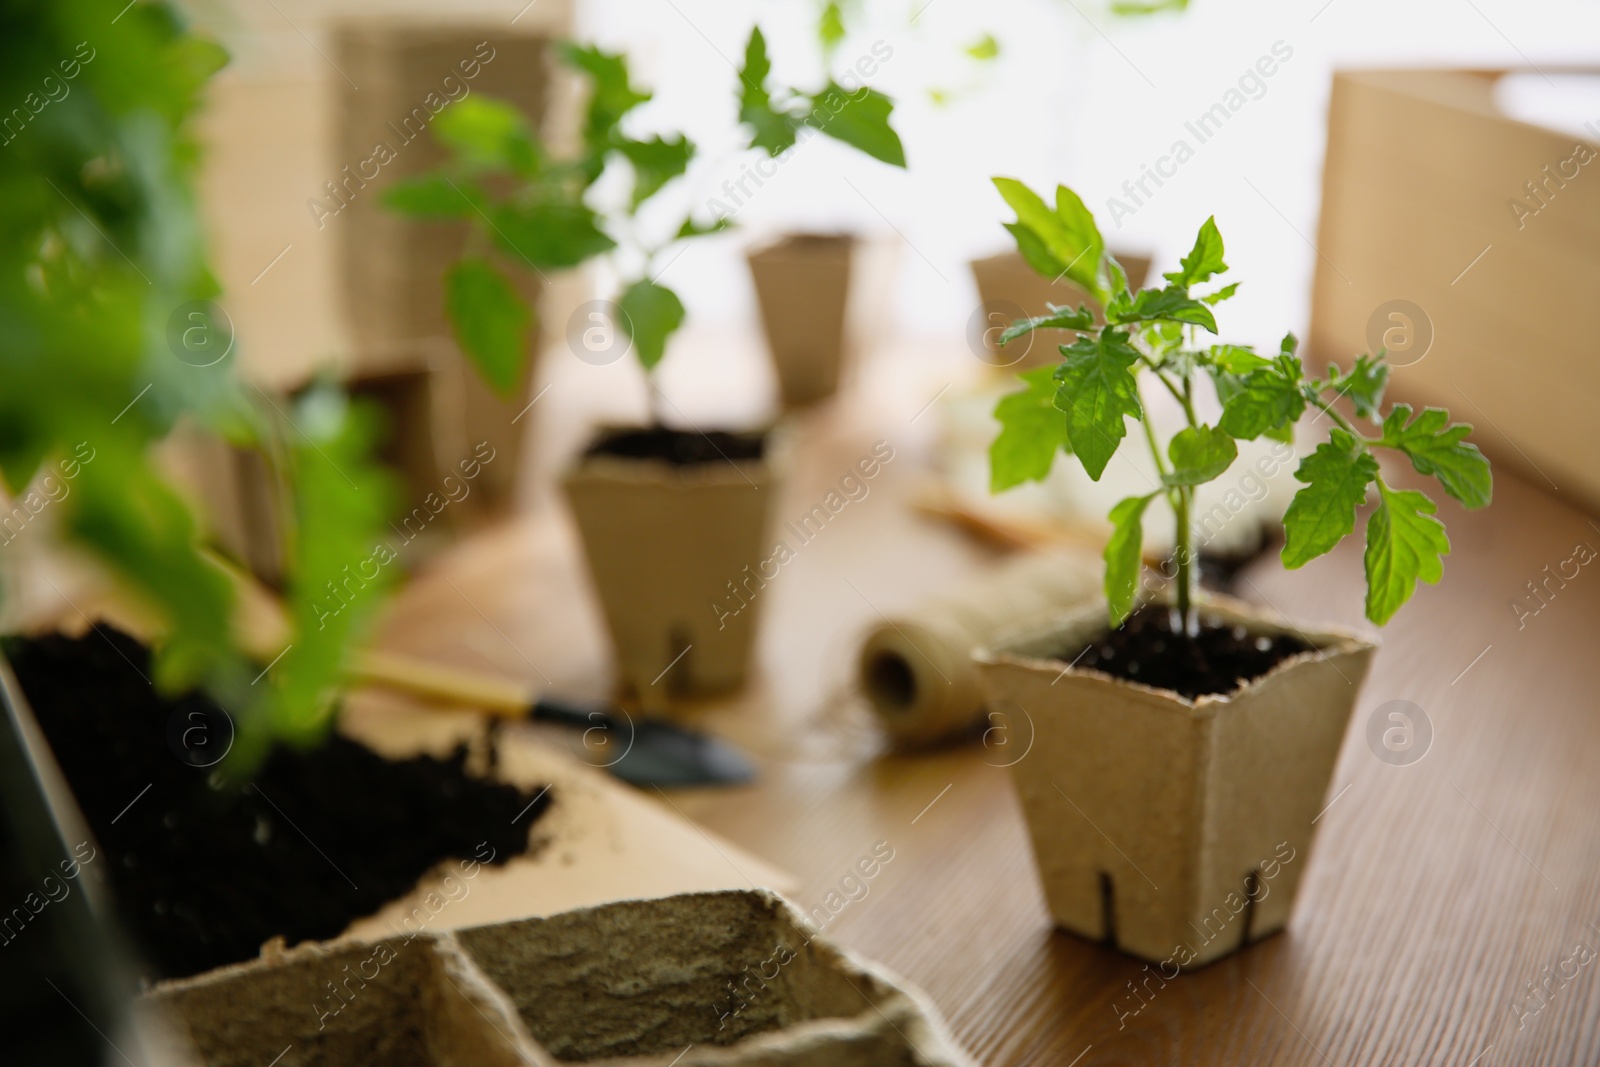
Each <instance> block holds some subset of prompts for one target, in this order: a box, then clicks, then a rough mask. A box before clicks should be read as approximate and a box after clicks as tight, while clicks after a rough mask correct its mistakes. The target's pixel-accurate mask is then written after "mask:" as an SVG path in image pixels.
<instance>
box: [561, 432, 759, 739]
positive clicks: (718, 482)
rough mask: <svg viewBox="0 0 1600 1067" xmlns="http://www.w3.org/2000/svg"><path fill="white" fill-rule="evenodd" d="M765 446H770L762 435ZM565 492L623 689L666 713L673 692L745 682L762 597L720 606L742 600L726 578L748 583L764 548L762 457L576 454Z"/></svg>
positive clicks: (756, 592)
mask: <svg viewBox="0 0 1600 1067" xmlns="http://www.w3.org/2000/svg"><path fill="white" fill-rule="evenodd" d="M767 447H768V452H769V454H770V451H771V448H772V440H771V437H770V436H769V438H768V442H767ZM564 488H565V490H566V495H567V501H568V503H569V504H570V505H571V507H572V515H573V518H574V519H575V520H576V521H577V524H578V531H579V533H580V535H581V536H582V539H583V547H584V554H585V555H586V557H587V559H588V563H589V574H590V577H591V578H592V579H593V581H594V585H595V591H596V593H597V594H598V595H599V598H600V604H601V607H602V608H603V609H604V612H605V617H606V625H607V628H608V629H609V630H610V632H611V639H612V644H613V646H614V648H615V653H616V660H617V673H618V681H619V683H620V688H621V690H622V695H623V696H624V697H625V698H632V699H634V700H637V701H638V703H639V704H640V706H641V707H642V708H644V710H647V711H664V710H668V709H669V706H670V700H671V698H672V697H673V696H675V695H687V694H702V693H712V692H718V691H722V690H728V689H734V688H737V687H738V686H740V685H741V684H743V682H744V679H745V674H746V671H747V668H748V665H749V660H750V650H751V646H752V642H753V640H754V637H755V630H756V620H757V618H758V616H759V614H760V611H761V609H762V605H763V604H764V602H765V599H766V595H765V594H763V593H761V592H760V591H759V590H754V591H753V592H746V593H745V595H747V596H750V600H749V602H748V604H747V605H746V606H744V607H743V608H742V609H741V610H739V611H738V612H737V613H732V612H728V611H727V610H723V611H719V610H718V609H719V607H725V605H727V604H728V603H732V604H734V605H739V604H740V603H742V601H741V600H730V598H731V597H732V595H733V594H732V593H730V583H732V587H736V588H737V589H739V590H741V591H745V590H748V589H750V588H751V587H750V586H748V585H747V584H746V583H747V582H748V580H749V573H753V571H754V568H756V567H757V566H758V564H759V563H760V562H761V561H762V560H764V559H766V558H767V556H768V555H769V554H770V549H771V545H770V544H769V543H768V542H767V541H766V540H765V534H766V529H767V513H768V510H769V508H770V505H771V501H772V498H773V494H774V475H773V464H772V461H771V459H770V458H765V459H762V460H740V461H736V462H720V461H718V462H713V463H704V464H696V465H691V466H683V467H676V466H673V465H671V464H668V463H666V462H664V461H661V460H640V459H627V458H622V457H617V456H605V455H601V456H585V457H584V458H583V459H581V460H580V461H579V462H578V463H577V464H576V465H575V466H574V467H573V468H572V469H571V470H570V471H569V472H568V473H567V475H566V477H565V479H564ZM746 567H749V568H751V569H752V571H751V572H746V570H745V568H746Z"/></svg>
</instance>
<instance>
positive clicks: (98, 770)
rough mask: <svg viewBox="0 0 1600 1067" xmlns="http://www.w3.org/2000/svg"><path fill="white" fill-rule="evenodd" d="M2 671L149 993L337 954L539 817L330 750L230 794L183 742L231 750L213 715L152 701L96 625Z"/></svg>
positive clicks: (536, 801) (501, 798) (421, 770)
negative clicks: (205, 737) (268, 950)
mask: <svg viewBox="0 0 1600 1067" xmlns="http://www.w3.org/2000/svg"><path fill="white" fill-rule="evenodd" d="M6 654H7V655H8V657H9V658H10V660H11V665H12V668H13V670H14V671H15V672H16V675H17V680H18V681H19V682H20V683H21V686H22V690H23V692H24V693H25V694H26V696H27V698H28V702H29V703H30V704H31V705H32V707H33V711H34V714H35V716H36V717H37V718H38V720H39V725H40V727H41V728H42V730H43V731H44V734H45V736H46V737H47V738H48V740H49V742H50V747H51V748H52V749H53V750H54V752H55V756H56V760H57V762H58V763H59V764H60V765H61V770H62V772H63V774H64V775H65V776H66V779H67V782H68V784H69V785H70V786H71V787H72V791H73V793H74V795H75V796H76V797H77V800H78V805H79V807H80V808H82V809H83V814H84V817H85V818H86V819H87V821H88V823H89V827H90V829H91V830H92V831H93V833H94V835H95V838H96V840H97V842H98V844H99V846H100V852H101V855H100V857H99V858H97V859H95V860H94V861H93V862H94V863H95V864H96V866H98V865H99V864H100V863H104V864H106V867H107V876H108V877H109V879H110V881H111V888H112V892H113V894H114V895H115V898H116V905H117V911H118V914H119V917H120V918H121V920H122V923H123V925H124V926H125V927H126V928H127V930H128V931H129V933H130V934H131V936H132V937H133V939H134V940H135V942H136V943H137V945H138V947H139V949H140V950H141V954H142V958H143V960H144V961H145V963H146V965H147V966H148V967H149V968H150V970H151V971H152V972H153V973H154V975H155V976H158V977H181V976H186V975H191V974H197V973H199V972H200V971H204V970H208V969H210V968H212V967H216V966H219V965H221V964H225V963H234V962H238V961H241V960H248V959H254V958H255V957H256V955H257V954H258V952H259V950H260V947H261V944H262V942H264V941H267V940H268V939H270V938H272V937H274V936H280V935H281V936H282V937H283V938H284V939H285V940H286V941H287V942H288V943H290V944H294V943H296V942H299V941H305V940H321V939H325V938H331V937H335V936H337V935H338V934H340V933H342V932H343V931H344V929H345V928H346V927H347V926H349V925H350V923H351V922H352V921H354V920H355V919H358V918H361V917H363V916H366V915H370V914H372V913H373V912H375V911H377V910H378V909H379V908H380V907H381V906H383V905H384V904H386V903H388V902H389V901H391V900H394V899H396V898H398V897H400V896H403V895H404V894H405V893H407V892H409V891H410V890H411V888H412V887H413V886H414V885H415V884H416V882H417V880H418V879H419V878H420V877H421V876H422V875H423V874H425V873H426V872H427V871H429V870H430V869H432V868H433V867H434V866H435V865H437V864H438V863H439V862H440V861H442V860H457V861H467V860H477V861H479V862H493V863H497V864H498V863H504V862H505V861H506V860H508V859H510V858H511V857H513V856H516V855H519V854H521V853H524V852H526V851H527V849H528V846H529V832H528V831H529V827H530V826H531V825H532V823H533V822H534V821H535V820H536V819H538V818H539V816H540V815H541V814H542V813H543V812H544V811H545V809H546V808H548V806H549V804H550V801H551V798H550V795H549V794H548V793H544V794H543V795H539V794H537V793H524V792H523V791H522V790H520V789H517V788H516V787H514V786H510V785H506V784H503V783H497V782H491V781H486V780H484V779H481V778H477V777H474V776H473V775H471V774H469V773H468V772H467V770H466V759H467V752H466V750H465V749H464V748H463V749H458V750H457V751H456V752H455V753H454V754H452V755H451V756H449V757H448V758H445V759H435V758H432V757H427V756H423V757H418V758H415V759H406V760H388V759H384V758H383V757H381V756H379V755H378V754H377V753H375V752H373V751H372V750H371V749H369V748H366V747H365V746H363V745H360V744H357V743H356V742H354V741H351V740H349V739H347V738H343V737H340V736H338V735H332V736H330V737H329V738H328V739H327V741H326V742H324V743H323V744H322V745H320V746H318V747H316V748H311V749H306V750H300V749H291V748H287V747H281V746H280V747H278V748H275V749H274V750H273V751H272V752H271V754H270V755H269V756H268V757H267V758H266V760H265V762H264V763H263V764H262V765H261V767H260V768H259V769H258V770H257V772H256V774H255V777H254V779H253V780H252V782H251V783H250V784H248V785H245V786H243V787H242V788H240V787H236V786H232V785H225V784H223V783H222V781H221V778H220V776H218V775H217V774H216V767H209V768H206V767H197V766H194V764H195V763H197V762H207V761H208V759H209V757H196V756H194V755H192V753H193V751H194V750H193V748H192V747H191V746H192V744H193V743H196V742H198V741H200V740H201V738H200V737H199V736H198V735H195V736H190V737H187V738H186V737H185V736H184V731H185V730H189V729H191V728H194V727H198V728H200V729H204V730H214V731H216V732H217V733H219V734H224V735H225V734H226V732H227V730H228V725H227V723H226V721H225V720H224V719H222V718H221V717H220V714H219V711H218V709H217V708H216V705H214V704H211V703H210V702H209V701H207V700H205V698H203V697H195V696H191V697H188V698H183V699H179V700H176V701H172V700H167V699H164V698H162V697H161V696H160V695H159V694H157V693H156V691H155V690H154V689H152V688H151V687H150V685H149V684H148V683H147V682H146V681H145V677H144V676H148V675H149V674H150V655H149V652H148V651H147V650H146V649H145V648H144V646H143V645H141V644H139V642H137V641H135V640H134V639H133V638H131V637H129V636H128V635H126V634H124V633H121V632H119V631H117V630H115V629H112V628H110V627H106V626H100V627H97V628H96V631H95V632H90V633H86V634H84V635H83V636H82V637H81V638H69V637H64V636H60V635H52V636H47V637H43V638H37V639H30V640H12V641H8V642H7V645H6ZM195 713H199V714H195ZM217 743H218V744H226V743H227V740H226V737H223V738H222V739H221V740H220V741H218V742H217ZM186 753H190V755H189V756H188V758H185V754H186ZM218 755H220V752H219V753H218ZM519 813H520V814H519ZM513 819H515V820H516V821H515V822H513V821H512V820H513ZM452 866H454V865H452ZM464 870H465V869H464Z"/></svg>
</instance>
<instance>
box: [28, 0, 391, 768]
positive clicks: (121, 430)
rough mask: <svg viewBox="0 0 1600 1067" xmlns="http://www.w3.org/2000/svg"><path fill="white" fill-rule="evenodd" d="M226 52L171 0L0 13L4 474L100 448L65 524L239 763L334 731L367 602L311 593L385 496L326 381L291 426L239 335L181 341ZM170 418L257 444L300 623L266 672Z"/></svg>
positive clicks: (169, 676)
mask: <svg viewBox="0 0 1600 1067" xmlns="http://www.w3.org/2000/svg"><path fill="white" fill-rule="evenodd" d="M226 59H227V57H226V54H225V53H224V52H223V51H222V49H221V48H220V47H218V46H217V45H215V44H213V43H211V42H208V41H205V40H202V39H200V38H198V37H196V36H193V35H191V34H189V33H188V32H186V30H185V28H184V26H183V23H182V20H181V18H180V16H179V15H178V13H177V12H176V10H175V9H174V8H173V7H171V6H170V5H168V4H166V3H161V2H140V3H135V4H127V3H126V0H74V2H73V3H70V4H62V3H50V2H47V0H13V2H11V3H7V4H6V5H5V6H4V8H3V9H0V475H3V478H4V483H5V487H6V489H7V490H8V491H9V492H10V493H12V494H13V495H17V494H20V493H22V492H23V491H24V490H25V489H26V487H27V486H28V485H29V483H30V481H31V480H32V479H33V477H34V475H35V474H36V472H38V471H39V470H40V467H41V465H42V464H43V463H44V462H46V461H47V460H49V459H51V458H53V457H56V456H59V455H64V454H66V453H69V452H71V451H72V450H73V449H74V448H75V447H76V446H78V445H79V444H80V443H84V442H86V443H87V445H88V447H89V448H90V449H92V450H93V455H94V460H93V462H89V463H85V464H83V465H82V467H81V469H80V472H79V474H78V476H77V478H76V480H75V483H74V487H73V491H72V492H71V494H70V495H68V496H67V497H65V498H64V499H63V500H62V502H61V504H60V508H61V520H62V521H61V532H62V534H63V535H64V537H65V538H66V540H67V541H68V542H69V543H73V544H77V545H79V546H82V547H84V548H86V549H88V550H89V551H90V552H91V553H92V554H93V555H94V556H96V557H98V558H99V559H100V560H101V561H103V562H104V563H105V564H107V565H108V566H109V568H110V569H111V571H112V572H113V573H114V574H115V575H116V576H117V577H118V578H119V579H120V580H121V581H122V582H124V583H125V584H126V585H127V586H128V587H129V588H130V589H131V590H132V591H134V592H135V593H136V594H138V595H139V596H140V597H141V598H142V599H143V600H144V601H146V602H148V603H149V604H150V605H151V606H152V607H154V608H155V609H156V611H157V612H158V614H159V615H160V616H161V618H162V619H163V620H164V622H165V627H166V629H165V633H164V635H163V637H162V639H161V641H160V643H159V648H158V649H157V650H156V651H157V655H156V658H155V671H156V678H155V682H156V684H158V685H159V686H160V687H161V688H162V689H163V690H165V691H168V692H177V691H181V690H185V689H188V688H191V687H194V686H202V687H204V688H206V689H208V690H209V691H211V692H212V693H213V694H214V695H215V696H217V697H218V699H219V700H220V701H221V702H222V703H223V704H224V706H226V707H229V708H230V709H232V710H234V711H236V712H238V713H239V718H240V729H239V731H238V734H239V741H238V742H237V743H236V744H235V754H236V765H238V766H243V767H246V768H248V766H249V764H250V762H251V761H252V760H253V759H254V758H255V757H257V756H259V755H260V753H261V752H262V751H264V747H265V745H266V744H267V742H269V741H270V740H271V739H273V738H279V737H281V738H286V739H289V740H293V741H299V742H309V741H312V740H315V739H316V738H318V737H320V736H321V735H322V733H323V731H324V730H325V729H326V728H327V724H328V721H329V717H330V714H331V710H332V707H333V695H334V692H335V688H336V683H337V681H338V672H339V666H340V660H341V657H342V649H343V647H344V643H345V642H346V641H347V640H348V639H349V637H350V636H351V634H352V633H353V632H354V631H355V630H356V629H358V628H359V626H360V622H361V620H362V619H363V618H364V617H365V616H366V615H367V614H370V607H368V606H367V605H366V604H364V605H362V606H361V607H360V608H359V609H358V610H354V611H352V612H350V613H349V614H348V615H346V616H341V618H340V619H339V620H338V621H337V622H336V624H335V625H332V626H328V625H324V624H322V622H321V620H318V619H316V612H315V611H314V610H312V609H311V607H310V605H311V604H312V603H313V602H315V601H316V600H317V599H318V598H319V597H320V598H323V599H326V595H327V593H326V587H325V583H327V582H328V581H333V580H337V579H338V578H339V577H340V574H339V571H340V568H341V567H342V566H343V565H344V564H345V563H347V562H349V561H351V560H353V559H358V558H360V556H361V555H363V554H365V552H366V551H368V550H369V548H370V545H371V544H372V541H373V540H374V539H375V537H376V531H377V530H378V529H379V528H380V527H381V519H382V518H383V516H384V512H385V509H386V507H387V500H388V495H387V494H388V492H389V490H388V488H387V480H386V475H384V474H383V473H382V472H381V471H379V470H378V469H376V468H374V467H373V466H371V464H370V463H369V461H368V459H367V456H368V454H369V451H370V444H371V438H372V434H373V429H374V428H373V427H372V425H371V424H370V420H368V419H366V418H364V417H361V416H360V415H359V414H358V413H356V412H353V411H352V410H351V409H350V408H349V407H348V406H347V405H346V404H345V403H344V401H343V398H342V396H340V395H339V394H338V393H336V392H329V391H327V390H325V389H314V390H312V391H311V392H310V393H309V394H308V395H307V396H306V397H304V398H303V400H302V402H301V403H300V404H299V405H298V406H297V408H296V412H295V416H294V417H293V418H292V427H291V426H286V425H285V423H286V422H289V421H290V420H291V417H290V416H289V415H287V414H284V413H282V412H280V411H279V410H277V409H276V408H275V407H274V406H272V405H270V404H269V405H265V406H263V405H261V404H260V402H252V400H251V398H248V397H247V396H246V395H245V393H244V391H243V389H242V388H241V386H240V384H239V382H238V381H237V380H236V378H235V377H234V375H233V366H234V362H235V360H236V358H237V353H236V352H234V351H232V346H231V337H230V338H229V340H230V346H229V350H228V351H227V352H225V353H224V354H223V356H221V357H220V358H218V359H216V360H214V361H212V362H211V363H210V365H208V366H204V367H200V366H195V365H193V363H191V362H186V361H185V359H184V358H180V356H181V355H182V353H179V352H178V351H176V346H175V342H174V341H173V339H172V338H173V337H175V336H182V335H183V331H184V330H185V329H187V328H190V327H189V324H190V322H191V321H197V322H204V323H205V326H204V327H203V328H206V329H210V328H212V327H213V326H214V323H213V322H212V321H211V319H209V318H206V317H205V315H204V313H202V316H201V318H200V319H193V315H194V314H195V313H196V312H195V309H196V308H214V305H212V304H210V303H209V302H210V301H212V300H214V299H215V298H216V297H217V296H218V294H219V287H218V284H217V282H216V279H215V278H214V277H213V275H212V273H211V271H210V269H209V267H208V263H207V257H206V247H205V242H204V239H203V235H202V232H201V225H200V220H199V215H198V211H197V207H196V197H195V171H196V167H197V164H198V160H199V148H198V145H197V143H196V140H195V137H194V132H193V120H194V117H195V115H196V112H197V111H198V109H199V107H200V105H201V92H202V89H203V87H204V85H205V83H206V82H207V80H208V79H209V78H210V77H211V76H212V75H213V74H214V73H215V72H216V71H217V70H219V69H220V68H221V67H222V66H223V64H224V63H225V62H226ZM197 302H198V303H197ZM268 408H271V410H268ZM183 418H187V419H190V420H193V421H194V422H195V423H196V424H198V425H200V426H203V427H205V428H207V429H209V430H211V431H213V432H215V433H218V434H220V435H221V436H222V437H223V438H225V439H226V440H227V441H229V442H231V443H233V444H235V445H238V446H241V447H249V448H257V449H261V450H262V451H263V452H264V453H265V454H266V455H267V457H268V460H269V465H270V466H271V468H272V469H273V470H274V472H275V477H276V478H277V479H278V480H279V482H280V484H282V485H283V486H284V487H285V489H286V492H285V497H286V501H287V503H288V504H289V507H290V515H291V521H290V522H289V523H288V525H289V527H290V540H289V543H288V544H287V545H286V546H285V548H286V553H285V558H286V570H287V573H288V575H289V578H288V585H287V598H288V602H289V611H290V615H291V617H292V618H293V619H294V621H295V627H294V632H293V634H292V636H291V638H290V645H289V647H290V649H291V650H292V651H290V652H289V653H288V654H287V655H285V656H284V657H283V661H282V662H281V663H280V664H279V666H278V667H277V668H275V669H274V671H273V672H272V677H271V679H270V680H266V681H264V682H263V684H252V678H255V677H256V674H257V668H256V667H254V666H253V665H252V664H251V663H250V662H249V661H248V659H247V657H246V656H245V654H244V653H243V652H242V651H241V650H240V648H239V646H238V644H237V643H236V640H235V635H234V632H233V626H232V609H233V602H234V591H233V587H232V584H231V582H230V579H229V578H228V577H227V575H226V573H225V572H224V571H223V570H222V569H221V568H220V567H219V566H217V565H216V563H215V562H214V561H213V557H211V556H210V555H209V554H208V552H207V551H206V550H205V549H204V547H203V545H202V543H201V538H202V532H201V529H200V525H199V524H198V523H197V521H196V519H195V516H194V514H193V513H192V512H191V510H190V507H189V504H188V502H187V501H186V500H185V498H184V496H183V495H182V494H181V492H180V491H179V489H178V488H176V487H175V485H174V484H173V483H172V482H170V481H169V479H168V477H167V476H166V474H165V473H164V471H163V469H162V468H161V467H160V466H159V465H158V463H157V462H156V460H155V457H154V456H153V450H154V447H155V446H156V444H157V443H158V442H160V441H161V440H162V439H164V438H165V437H166V436H167V435H168V434H169V433H170V432H171V431H172V429H173V427H174V426H175V424H176V423H177V422H178V421H179V420H180V419H183ZM290 429H292V430H293V433H292V434H291V433H289V430H290ZM335 464H337V467H338V469H339V471H341V472H342V473H337V474H336V473H335V471H334V470H333V468H334V465H335ZM345 477H349V478H351V479H359V481H360V482H361V483H362V488H361V490H360V491H353V490H352V489H351V487H350V486H349V485H347V484H345V483H344V478H345ZM377 600H378V598H377V597H376V596H372V597H369V598H368V599H367V604H371V605H375V604H376V602H377ZM314 622H315V623H317V624H316V625H313V623H314Z"/></svg>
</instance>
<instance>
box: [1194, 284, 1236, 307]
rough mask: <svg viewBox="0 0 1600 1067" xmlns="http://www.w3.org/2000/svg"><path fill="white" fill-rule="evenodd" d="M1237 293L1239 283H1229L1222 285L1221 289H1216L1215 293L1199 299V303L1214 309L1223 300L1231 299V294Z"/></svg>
mask: <svg viewBox="0 0 1600 1067" xmlns="http://www.w3.org/2000/svg"><path fill="white" fill-rule="evenodd" d="M1238 291H1239V283H1238V282H1229V283H1228V284H1227V285H1224V286H1223V287H1222V288H1221V289H1218V290H1217V291H1216V292H1214V293H1207V294H1206V295H1205V296H1202V297H1201V298H1200V302H1201V303H1203V304H1205V305H1206V306H1207V307H1216V306H1217V305H1218V304H1220V303H1222V302H1223V301H1224V300H1229V299H1232V297H1233V294H1234V293H1237V292H1238Z"/></svg>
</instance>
